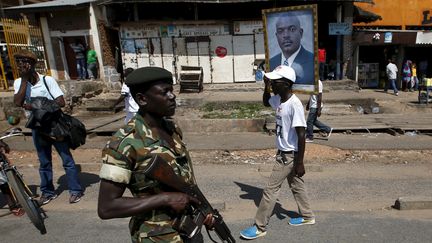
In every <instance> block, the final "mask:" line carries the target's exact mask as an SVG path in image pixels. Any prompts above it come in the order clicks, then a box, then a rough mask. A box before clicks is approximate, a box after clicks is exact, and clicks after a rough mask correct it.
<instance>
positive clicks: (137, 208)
mask: <svg viewBox="0 0 432 243" xmlns="http://www.w3.org/2000/svg"><path fill="white" fill-rule="evenodd" d="M172 84H173V80H172V74H171V73H170V72H169V71H167V70H165V69H163V68H159V67H143V68H138V69H136V70H135V71H133V72H132V73H130V74H129V75H128V76H127V78H126V85H127V86H129V88H130V92H131V94H132V97H133V98H134V99H135V101H136V103H137V104H138V105H139V110H138V113H137V114H136V116H135V117H133V118H132V119H131V120H130V121H129V122H128V123H127V124H126V125H125V126H124V127H122V128H120V130H118V131H117V132H116V133H115V134H114V135H113V137H112V138H111V140H110V141H109V142H108V143H107V145H106V146H105V148H104V149H103V151H102V163H103V164H102V167H101V170H100V173H99V176H100V178H101V183H100V191H99V199H98V214H99V217H100V218H102V219H111V218H124V217H132V218H131V221H130V224H129V228H130V233H131V237H132V242H203V238H202V235H201V233H199V234H197V235H196V236H195V237H193V238H192V239H189V238H187V237H185V236H183V235H180V234H179V232H177V231H176V230H175V229H174V228H173V227H172V223H173V220H174V219H175V218H176V217H178V216H179V215H181V214H182V213H183V212H184V210H185V208H186V207H187V206H188V205H189V204H196V203H199V202H198V201H197V199H195V198H193V197H190V196H188V195H187V194H184V193H181V192H172V191H171V192H170V191H169V190H168V191H167V190H166V187H164V186H163V185H162V184H161V183H159V182H158V181H155V180H152V179H150V178H148V177H147V176H146V175H145V174H144V172H143V171H144V170H145V169H146V168H147V167H148V166H149V165H150V163H152V161H153V160H154V159H155V158H158V159H163V160H165V161H166V162H167V163H168V164H169V166H171V167H172V168H173V169H174V171H175V173H176V174H177V175H178V176H179V177H182V178H183V180H184V181H185V182H187V183H189V184H196V181H195V177H194V174H193V170H192V163H191V160H190V157H189V153H188V151H187V149H186V147H185V144H184V143H183V141H182V132H181V130H180V129H179V127H178V126H177V124H175V123H174V121H173V120H172V119H170V117H171V116H173V115H174V113H175V109H176V96H175V95H174V93H173V86H172ZM126 188H129V190H130V191H131V193H132V195H133V197H128V196H124V195H123V194H124V191H125V189H126ZM164 189H165V190H164ZM212 222H213V219H212V215H211V214H209V215H207V217H206V219H205V221H204V223H205V224H206V225H211V224H212Z"/></svg>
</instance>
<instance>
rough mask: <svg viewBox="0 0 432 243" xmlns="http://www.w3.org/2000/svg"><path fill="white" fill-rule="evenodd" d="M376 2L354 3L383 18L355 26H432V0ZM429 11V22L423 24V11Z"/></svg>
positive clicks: (387, 0) (403, 27)
mask: <svg viewBox="0 0 432 243" xmlns="http://www.w3.org/2000/svg"><path fill="white" fill-rule="evenodd" d="M374 3H375V4H369V3H354V4H355V5H356V6H358V7H361V8H362V9H364V10H366V11H369V12H373V13H375V14H378V15H380V16H381V17H382V20H377V21H375V22H372V23H368V24H365V23H358V24H354V25H355V26H370V25H372V26H402V29H405V26H410V25H413V26H432V0H374ZM424 11H429V12H430V13H429V15H428V16H427V20H430V21H428V22H431V23H427V24H422V22H423V20H424V16H423V12H424Z"/></svg>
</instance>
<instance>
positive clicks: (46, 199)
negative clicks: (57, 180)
mask: <svg viewBox="0 0 432 243" xmlns="http://www.w3.org/2000/svg"><path fill="white" fill-rule="evenodd" d="M57 197H58V195H57V194H53V195H43V194H42V196H41V197H40V199H39V205H45V204H48V203H49V202H51V201H52V200H54V199H56V198H57Z"/></svg>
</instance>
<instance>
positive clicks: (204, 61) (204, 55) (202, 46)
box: [198, 41, 212, 84]
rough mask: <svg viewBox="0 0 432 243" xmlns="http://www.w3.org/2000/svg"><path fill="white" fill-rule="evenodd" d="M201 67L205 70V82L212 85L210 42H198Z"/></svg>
mask: <svg viewBox="0 0 432 243" xmlns="http://www.w3.org/2000/svg"><path fill="white" fill-rule="evenodd" d="M198 53H199V66H201V67H202V69H203V75H204V77H203V82H204V83H207V84H208V83H211V82H212V75H211V65H210V42H208V41H206V42H198Z"/></svg>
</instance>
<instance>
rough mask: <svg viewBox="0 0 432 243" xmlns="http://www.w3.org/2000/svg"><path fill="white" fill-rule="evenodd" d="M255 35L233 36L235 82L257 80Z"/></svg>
mask: <svg viewBox="0 0 432 243" xmlns="http://www.w3.org/2000/svg"><path fill="white" fill-rule="evenodd" d="M253 42H254V41H253V35H236V36H233V55H234V82H249V81H253V80H255V76H254V74H253V68H254V60H255V57H254V56H255V54H254V43H253Z"/></svg>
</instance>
